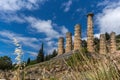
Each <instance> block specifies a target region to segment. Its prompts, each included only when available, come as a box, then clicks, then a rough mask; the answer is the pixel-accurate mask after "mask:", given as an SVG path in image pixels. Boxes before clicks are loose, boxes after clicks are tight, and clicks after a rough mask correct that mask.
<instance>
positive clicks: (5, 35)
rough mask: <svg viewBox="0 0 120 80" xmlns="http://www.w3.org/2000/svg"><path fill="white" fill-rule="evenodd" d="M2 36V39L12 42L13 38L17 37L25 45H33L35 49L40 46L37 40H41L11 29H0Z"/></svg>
mask: <svg viewBox="0 0 120 80" xmlns="http://www.w3.org/2000/svg"><path fill="white" fill-rule="evenodd" d="M0 36H1V37H2V39H0V40H1V41H3V42H5V43H6V42H9V43H12V41H13V39H14V38H16V39H17V40H19V41H20V42H22V44H23V46H27V47H31V48H34V49H38V48H39V44H36V42H37V43H39V40H38V39H37V38H34V37H24V36H22V35H19V34H16V33H13V32H10V31H0Z"/></svg>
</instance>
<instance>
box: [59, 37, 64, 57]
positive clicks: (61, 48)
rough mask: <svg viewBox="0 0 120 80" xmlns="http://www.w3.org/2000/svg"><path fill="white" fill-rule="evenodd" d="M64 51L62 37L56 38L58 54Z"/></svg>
mask: <svg viewBox="0 0 120 80" xmlns="http://www.w3.org/2000/svg"><path fill="white" fill-rule="evenodd" d="M63 53H64V38H63V37H60V38H59V40H58V55H60V54H63Z"/></svg>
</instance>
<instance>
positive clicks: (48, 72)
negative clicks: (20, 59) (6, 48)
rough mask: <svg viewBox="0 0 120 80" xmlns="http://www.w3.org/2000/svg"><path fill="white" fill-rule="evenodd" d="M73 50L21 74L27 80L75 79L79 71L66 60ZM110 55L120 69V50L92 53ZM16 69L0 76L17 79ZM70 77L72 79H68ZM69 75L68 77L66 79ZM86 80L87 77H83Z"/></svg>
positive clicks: (103, 58)
mask: <svg viewBox="0 0 120 80" xmlns="http://www.w3.org/2000/svg"><path fill="white" fill-rule="evenodd" d="M72 53H73V52H70V53H68V54H64V55H59V56H57V57H55V58H53V59H51V60H50V61H46V62H43V63H40V64H36V65H32V66H28V67H26V68H25V69H24V72H25V73H23V72H22V71H21V75H22V76H25V79H26V80H54V79H56V78H57V80H74V79H72V78H74V76H73V75H74V74H76V75H77V74H78V73H77V71H74V70H73V69H72V68H71V67H69V66H68V64H67V62H66V60H67V59H68V58H69V57H70V56H71V55H72ZM106 56H107V57H109V58H110V60H112V61H113V62H114V63H115V64H116V66H117V68H118V69H119V70H120V65H119V64H120V58H119V57H120V51H117V52H115V53H114V54H107V55H97V54H92V57H93V58H96V59H100V60H102V61H104V62H105V61H106V59H105V57H106ZM14 75H16V76H17V73H16V71H15V72H11V71H9V72H3V71H0V78H7V80H17V77H16V76H14ZM68 76H69V78H71V79H68ZM66 77H67V79H66ZM83 80H86V79H83Z"/></svg>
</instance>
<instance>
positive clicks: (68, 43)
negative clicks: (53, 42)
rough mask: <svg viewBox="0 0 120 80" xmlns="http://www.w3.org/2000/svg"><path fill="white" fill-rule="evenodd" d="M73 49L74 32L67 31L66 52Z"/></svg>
mask: <svg viewBox="0 0 120 80" xmlns="http://www.w3.org/2000/svg"><path fill="white" fill-rule="evenodd" d="M71 50H72V34H71V33H70V32H67V33H66V48H65V52H66V53H68V52H70V51H71Z"/></svg>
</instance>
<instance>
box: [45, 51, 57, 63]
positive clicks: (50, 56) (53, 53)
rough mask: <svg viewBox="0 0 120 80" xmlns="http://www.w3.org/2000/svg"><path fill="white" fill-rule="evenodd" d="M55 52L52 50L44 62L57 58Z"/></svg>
mask: <svg viewBox="0 0 120 80" xmlns="http://www.w3.org/2000/svg"><path fill="white" fill-rule="evenodd" d="M57 54H58V53H57V51H56V50H53V52H52V54H48V55H46V56H45V60H46V61H47V60H50V59H51V58H54V57H55V56H57Z"/></svg>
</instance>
